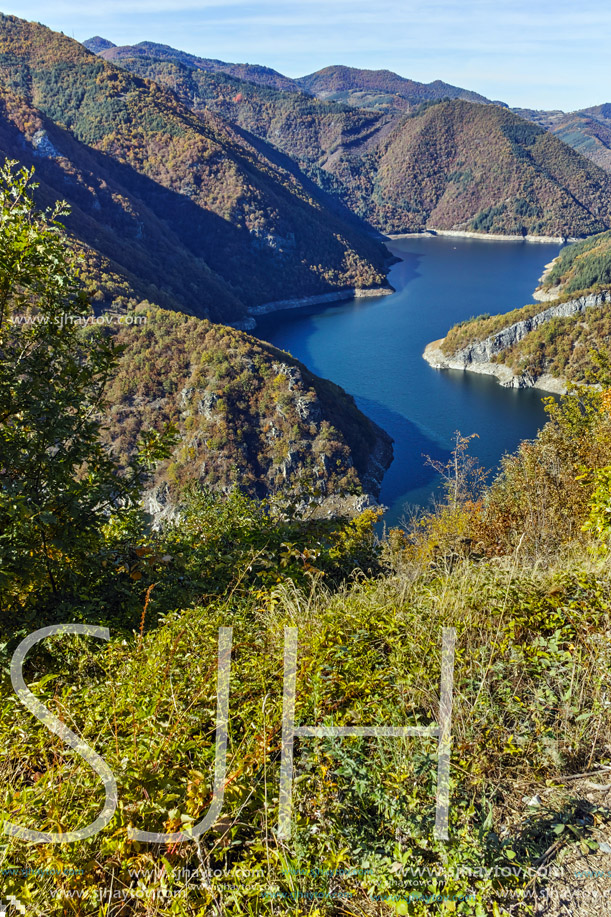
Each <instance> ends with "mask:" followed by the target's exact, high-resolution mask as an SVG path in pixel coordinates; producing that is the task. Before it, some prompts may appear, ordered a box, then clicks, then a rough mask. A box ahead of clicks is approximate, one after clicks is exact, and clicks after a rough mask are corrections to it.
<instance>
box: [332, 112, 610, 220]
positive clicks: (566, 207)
mask: <svg viewBox="0 0 611 917" xmlns="http://www.w3.org/2000/svg"><path fill="white" fill-rule="evenodd" d="M333 171H334V174H335V175H336V177H337V178H338V179H339V180H340V181H341V182H342V184H343V186H344V188H345V189H346V191H347V200H348V202H349V204H350V205H351V207H352V208H353V209H354V210H355V212H357V213H359V214H360V215H362V216H364V217H366V218H367V219H368V220H370V221H371V222H372V223H373V224H374V225H376V226H378V227H380V228H382V227H383V228H384V230H385V231H386V232H396V233H401V232H409V231H415V230H422V229H424V228H433V229H446V230H449V229H458V230H467V231H476V232H487V233H501V234H514V233H517V234H527V233H528V234H534V235H548V236H570V235H577V236H579V235H586V234H588V233H593V232H597V231H601V230H602V229H605V228H606V227H607V226H609V225H611V181H610V180H609V176H608V175H607V174H606V173H605V172H604V171H603V170H602V169H600V168H598V167H597V166H595V165H594V164H593V163H591V162H589V161H588V160H586V159H584V158H583V157H582V156H580V155H579V154H577V153H576V152H575V151H574V150H572V149H570V148H569V147H567V146H566V145H565V144H563V143H562V142H561V141H559V140H558V139H557V138H556V137H554V136H552V135H551V134H549V133H548V132H546V131H544V130H543V129H542V128H540V127H538V126H536V125H534V124H532V123H529V122H527V121H524V120H522V119H521V118H519V117H518V116H516V115H515V114H513V113H512V112H511V111H509V110H507V109H504V108H500V107H498V106H496V105H477V104H473V103H470V102H462V101H453V102H441V103H438V104H429V105H428V106H427V107H425V109H424V110H420V111H418V112H416V113H415V114H414V115H411V116H409V115H408V116H407V117H406V118H405V119H404V120H403V121H402V122H401V123H400V124H399V125H398V126H396V127H395V128H394V130H393V131H392V132H391V133H390V135H389V136H388V137H387V138H386V139H385V140H383V141H382V142H381V143H380V144H379V145H378V147H377V148H376V150H375V151H373V152H372V153H370V154H368V155H367V156H365V157H361V158H359V159H357V158H356V157H354V156H346V157H344V158H343V159H342V160H340V161H338V162H337V163H336V164H334V167H333Z"/></svg>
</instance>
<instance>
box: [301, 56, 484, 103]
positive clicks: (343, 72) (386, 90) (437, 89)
mask: <svg viewBox="0 0 611 917" xmlns="http://www.w3.org/2000/svg"><path fill="white" fill-rule="evenodd" d="M296 82H297V83H298V84H299V85H300V86H301V87H302V88H303V89H305V90H307V91H308V92H311V93H312V94H313V95H315V96H317V97H318V98H320V99H331V100H337V101H340V102H346V103H348V104H350V105H356V106H359V107H369V106H372V107H382V106H390V107H400V108H408V107H410V106H413V105H420V104H421V103H422V102H430V101H432V100H437V101H438V100H440V99H465V100H466V101H469V102H483V103H489V101H490V100H489V99H486V98H485V97H484V96H482V95H479V93H477V92H470V91H469V90H468V89H460V88H459V87H458V86H451V85H450V84H449V83H444V82H442V81H441V80H435V81H434V82H433V83H418V82H417V81H415V80H409V79H406V78H405V77H403V76H399V74H397V73H393V72H392V70H360V69H357V68H356V67H342V66H335V67H325V68H324V69H323V70H317V71H316V73H310V74H309V75H308V76H302V77H300V78H299V79H298V80H296ZM401 102H403V103H407V104H403V105H402V104H401Z"/></svg>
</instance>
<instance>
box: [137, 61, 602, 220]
mask: <svg viewBox="0 0 611 917" xmlns="http://www.w3.org/2000/svg"><path fill="white" fill-rule="evenodd" d="M137 47H142V46H137ZM120 62H121V65H122V66H123V67H125V68H126V69H127V70H129V71H130V72H131V73H134V74H138V75H139V76H141V77H145V78H148V79H154V80H155V81H157V82H159V83H162V84H163V85H165V86H167V87H170V88H172V90H173V91H174V92H175V93H176V94H177V95H178V97H179V98H180V99H181V101H182V102H184V104H185V105H187V106H189V108H191V109H192V111H194V112H195V113H197V114H198V115H199V116H201V117H204V118H205V117H206V115H209V114H210V112H214V113H216V114H220V115H221V116H222V117H223V118H224V119H225V120H226V121H228V122H232V123H233V124H235V125H237V126H238V127H239V128H240V129H244V130H247V131H248V132H249V133H250V134H254V135H256V136H258V137H260V138H262V139H263V140H265V141H266V142H267V143H269V144H273V145H274V146H275V147H277V148H278V149H279V150H281V151H282V152H283V153H286V154H287V155H288V156H290V157H291V159H292V160H294V161H295V162H296V163H297V165H298V167H299V169H300V170H301V171H302V172H305V173H307V174H308V176H310V177H311V178H312V179H313V180H314V181H316V182H317V183H318V185H319V186H320V187H321V188H323V189H325V190H326V191H328V192H330V193H332V194H333V195H335V196H336V198H339V199H340V200H341V201H342V203H344V204H345V205H347V206H348V207H349V208H350V209H351V210H352V211H353V212H354V213H356V214H357V215H358V216H359V217H361V218H363V219H364V220H366V221H367V222H369V223H371V224H372V225H373V226H375V227H376V228H377V229H379V230H380V231H382V232H385V233H402V232H414V231H422V230H424V229H438V230H467V231H474V232H485V233H500V234H518V235H527V234H532V235H550V236H563V237H570V236H581V235H587V234H588V233H592V232H599V231H601V230H603V229H605V228H606V227H607V226H609V225H611V222H610V220H611V184H610V181H609V177H608V176H607V175H606V174H605V173H604V172H603V171H602V170H601V169H599V168H597V167H596V166H595V165H592V163H591V162H589V161H588V160H587V159H585V158H583V157H581V156H580V155H578V154H576V153H575V152H574V151H573V150H572V149H570V147H567V146H566V145H565V144H564V143H561V142H560V141H559V140H558V139H556V138H554V137H552V136H550V134H549V133H547V132H546V131H545V130H544V129H543V128H542V127H538V126H536V125H534V124H532V123H530V122H529V121H526V120H524V119H522V118H520V117H519V116H517V115H516V114H515V113H513V112H511V111H510V110H509V109H507V108H506V107H501V106H499V105H494V104H489V105H483V104H479V103H475V102H469V101H463V100H461V99H454V100H450V101H441V102H439V101H437V102H436V101H430V100H429V101H426V102H423V103H422V104H421V105H418V106H416V107H415V108H413V110H410V111H408V112H407V113H406V112H405V111H399V110H396V109H390V108H389V109H386V110H383V111H382V110H378V111H373V110H367V109H365V108H355V107H351V106H350V105H346V104H344V103H342V102H329V101H324V100H321V99H318V98H312V97H309V96H306V95H304V94H303V93H298V92H285V91H280V90H276V89H271V88H269V87H262V86H257V85H254V84H252V83H248V82H246V81H244V80H238V79H236V78H235V77H231V76H229V75H227V74H224V73H210V72H204V71H202V70H201V69H199V68H198V67H195V66H194V65H191V64H189V63H188V62H185V60H184V58H183V56H181V55H180V54H178V55H177V56H176V57H175V58H170V57H165V58H163V59H159V58H158V57H156V56H151V55H150V54H148V55H147V54H144V53H139V54H134V55H132V56H130V55H129V53H128V51H127V49H125V54H124V56H123V57H122V58H121V61H120ZM343 69H345V70H348V72H349V73H351V72H352V71H350V70H349V68H343ZM322 72H323V73H324V72H325V71H322ZM355 72H356V73H360V72H361V71H355ZM363 72H364V73H366V74H369V75H371V74H373V75H374V76H376V79H377V82H376V81H374V83H373V84H372V87H371V88H372V90H373V89H376V90H377V88H385V87H386V88H387V84H386V83H385V82H384V78H383V76H380V73H382V74H384V71H380V72H377V71H363ZM341 75H342V71H341V68H340V73H339V75H338V85H344V84H343V83H341V81H340V77H341ZM390 76H392V77H394V76H395V75H394V74H390ZM390 76H389V77H388V79H389V80H390ZM398 79H399V80H401V79H402V78H400V77H399V78H398ZM404 82H408V83H409V82H410V81H404ZM388 85H395V84H393V83H389V84H388ZM432 85H437V84H432ZM313 87H314V89H316V83H314V84H313ZM305 88H308V89H309V88H312V87H311V86H309V85H308V86H306V87H305ZM405 91H406V92H407V90H405ZM444 91H445V90H444ZM456 91H457V92H461V91H462V90H456ZM403 101H404V102H405V104H406V106H407V105H408V104H409V103H408V102H407V100H406V99H404V100H403ZM484 101H485V100H484ZM491 163H494V168H491Z"/></svg>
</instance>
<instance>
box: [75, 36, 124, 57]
mask: <svg viewBox="0 0 611 917" xmlns="http://www.w3.org/2000/svg"><path fill="white" fill-rule="evenodd" d="M83 47H85V48H87V50H88V51H91V53H92V54H99V53H100V51H108V49H109V48H116V47H117V46H116V45H115V44H114V43H113V42H112V41H109V40H108V39H107V38H102V36H101V35H94V36H93V38H88V39H87V41H84V42H83Z"/></svg>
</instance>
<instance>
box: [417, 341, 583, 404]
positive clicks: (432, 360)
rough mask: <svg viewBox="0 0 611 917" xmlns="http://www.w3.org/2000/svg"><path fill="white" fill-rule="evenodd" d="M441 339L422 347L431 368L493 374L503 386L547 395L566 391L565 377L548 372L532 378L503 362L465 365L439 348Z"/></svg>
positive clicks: (482, 374)
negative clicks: (536, 390) (558, 376)
mask: <svg viewBox="0 0 611 917" xmlns="http://www.w3.org/2000/svg"><path fill="white" fill-rule="evenodd" d="M443 341H444V338H440V339H439V340H438V341H431V343H430V344H427V345H426V347H425V348H424V353H423V354H422V357H423V359H424V360H425V361H426V362H427V363H428V364H429V366H431V367H432V368H433V369H446V370H447V369H449V370H453V371H454V372H462V373H475V374H476V375H480V376H493V377H494V378H495V379H496V380H497V382H498V383H499V385H501V386H502V387H503V388H519V389H527V388H536V389H539V390H540V391H542V392H547V393H548V394H549V395H564V394H565V392H566V385H567V383H566V379H563V378H557V377H556V376H552V375H551V374H550V373H542V374H541V375H540V376H538V378H536V379H533V378H532V376H529V375H521V376H518V375H516V374H515V373H514V371H513V370H512V369H510V367H509V366H505V365H504V364H503V363H491V362H489V361H485V362H481V363H472V364H471V365H469V366H465V365H464V363H463V362H462V361H459V360H456V359H452V357H447V356H446V355H445V354H444V353H443V351H442V350H441V344H442V343H443Z"/></svg>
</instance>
